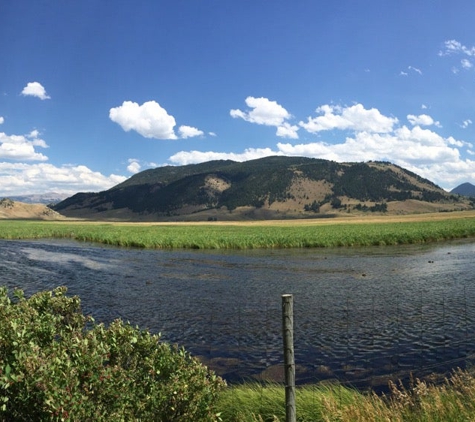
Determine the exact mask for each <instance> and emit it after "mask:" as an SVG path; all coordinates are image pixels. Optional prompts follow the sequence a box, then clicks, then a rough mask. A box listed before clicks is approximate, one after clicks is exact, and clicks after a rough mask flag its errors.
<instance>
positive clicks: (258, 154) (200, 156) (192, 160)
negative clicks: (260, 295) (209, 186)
mask: <svg viewBox="0 0 475 422" xmlns="http://www.w3.org/2000/svg"><path fill="white" fill-rule="evenodd" d="M271 155H284V154H282V153H280V152H275V151H273V150H272V149H270V148H248V149H246V150H245V151H244V152H242V153H233V152H213V151H207V152H201V151H180V152H178V153H176V154H174V155H172V156H171V157H170V158H169V161H170V162H171V163H173V164H176V165H186V164H196V163H204V162H206V161H211V160H233V161H239V162H242V161H248V160H254V159H256V158H263V157H269V156H271Z"/></svg>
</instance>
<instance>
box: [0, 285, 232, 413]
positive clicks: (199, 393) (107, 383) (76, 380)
mask: <svg viewBox="0 0 475 422" xmlns="http://www.w3.org/2000/svg"><path fill="white" fill-rule="evenodd" d="M65 293H66V288H65V287H60V288H57V289H55V290H54V291H53V292H41V293H37V294H35V295H33V296H31V297H30V298H29V299H26V298H25V297H24V295H23V292H22V291H21V290H16V291H15V292H14V295H13V296H14V297H13V298H10V296H9V295H8V291H7V289H6V288H4V287H3V288H0V420H2V421H13V420H15V421H17V420H41V421H44V420H51V421H56V420H58V421H59V420H75V421H86V420H94V421H105V420H107V421H110V420H114V421H121V420H127V421H129V420H147V421H151V420H154V421H191V420H193V421H214V420H219V416H218V415H216V412H215V410H214V403H215V401H216V399H217V395H218V392H219V391H220V390H221V389H222V388H223V387H224V382H223V381H222V380H221V379H220V378H219V377H217V376H216V375H214V374H213V373H211V372H210V371H209V370H208V369H207V368H206V367H204V366H203V365H201V364H200V363H199V362H198V361H197V360H195V359H194V358H192V357H191V356H190V355H189V354H188V353H187V352H186V351H185V350H183V349H179V348H177V347H174V346H170V345H169V344H166V343H162V342H161V341H160V338H159V336H158V335H152V334H150V333H149V332H148V331H143V330H139V329H138V328H134V327H132V326H130V325H129V324H124V323H123V322H122V321H120V320H116V321H114V322H113V323H111V324H110V325H109V326H108V327H105V326H104V325H103V324H96V323H95V322H94V320H93V319H92V318H91V317H87V316H84V315H83V314H82V312H81V310H80V299H79V298H78V297H77V296H74V297H67V296H66V295H65Z"/></svg>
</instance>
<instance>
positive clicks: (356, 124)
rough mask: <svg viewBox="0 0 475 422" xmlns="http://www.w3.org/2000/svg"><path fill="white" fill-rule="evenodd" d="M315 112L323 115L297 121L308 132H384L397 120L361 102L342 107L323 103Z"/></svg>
mask: <svg viewBox="0 0 475 422" xmlns="http://www.w3.org/2000/svg"><path fill="white" fill-rule="evenodd" d="M316 112H317V113H320V114H323V115H322V116H318V117H313V118H312V117H309V118H308V120H307V122H306V123H305V122H300V123H299V124H300V126H301V127H303V128H304V129H305V130H307V131H308V132H310V133H317V132H320V131H325V130H333V129H340V130H354V131H368V132H376V133H385V132H390V131H391V130H392V128H393V126H394V125H395V124H396V123H397V122H398V120H397V119H396V118H393V117H386V116H383V115H382V114H381V113H380V112H379V110H377V109H375V108H372V109H370V110H367V109H365V108H364V107H363V106H362V105H361V104H355V105H353V106H351V107H344V108H342V107H340V106H331V105H323V106H320V107H318V108H317V109H316Z"/></svg>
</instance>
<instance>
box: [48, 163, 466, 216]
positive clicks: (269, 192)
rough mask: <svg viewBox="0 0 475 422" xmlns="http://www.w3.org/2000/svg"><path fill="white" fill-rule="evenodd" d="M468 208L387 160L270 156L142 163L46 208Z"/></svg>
mask: <svg viewBox="0 0 475 422" xmlns="http://www.w3.org/2000/svg"><path fill="white" fill-rule="evenodd" d="M402 204H404V205H405V206H402ZM469 207H471V205H470V201H469V200H468V199H467V198H463V197H460V196H458V195H453V194H450V193H447V192H446V191H444V190H443V189H441V188H440V187H438V186H436V185H435V184H434V183H432V182H430V181H429V180H426V179H423V178H421V177H419V176H418V175H416V174H414V173H412V172H410V171H408V170H405V169H403V168H401V167H398V166H396V165H394V164H391V163H387V162H368V163H336V162H333V161H327V160H320V159H312V158H303V157H281V156H275V157H266V158H261V159H257V160H250V161H246V162H234V161H230V160H226V161H210V162H207V163H201V164H193V165H186V166H177V167H173V166H166V167H159V168H156V169H150V170H146V171H143V172H141V173H138V174H136V175H134V176H132V177H131V178H129V179H128V180H126V181H125V182H123V183H121V184H119V185H117V186H114V187H113V188H111V189H109V190H107V191H103V192H99V193H78V194H76V195H74V196H72V197H70V198H67V199H66V200H64V201H62V202H60V203H59V204H57V205H56V206H55V207H54V209H55V210H56V211H58V212H60V213H61V214H63V215H65V216H68V217H81V218H91V219H118V220H144V221H154V220H212V219H243V218H248V219H254V218H255V219H266V218H305V217H318V216H329V215H334V214H335V213H342V212H345V213H351V212H355V213H358V212H368V211H373V212H412V211H415V212H424V211H426V212H427V211H436V210H442V211H450V210H453V209H466V208H469Z"/></svg>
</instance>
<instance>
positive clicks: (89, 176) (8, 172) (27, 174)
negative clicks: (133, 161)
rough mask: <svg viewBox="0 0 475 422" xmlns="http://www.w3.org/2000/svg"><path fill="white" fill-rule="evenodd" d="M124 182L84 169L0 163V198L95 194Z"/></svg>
mask: <svg viewBox="0 0 475 422" xmlns="http://www.w3.org/2000/svg"><path fill="white" fill-rule="evenodd" d="M125 179H126V178H125V177H124V176H119V175H115V174H111V175H109V176H105V175H103V174H101V173H99V172H95V171H92V170H90V169H89V168H88V167H86V166H73V165H64V166H61V167H56V166H54V165H52V164H48V163H39V164H26V163H9V162H0V197H8V196H13V195H27V194H44V193H47V192H56V193H61V194H67V195H73V194H75V193H77V192H90V191H94V192H97V191H101V190H105V189H109V188H111V187H112V186H115V185H117V184H119V183H121V182H123V181H124V180H125Z"/></svg>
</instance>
